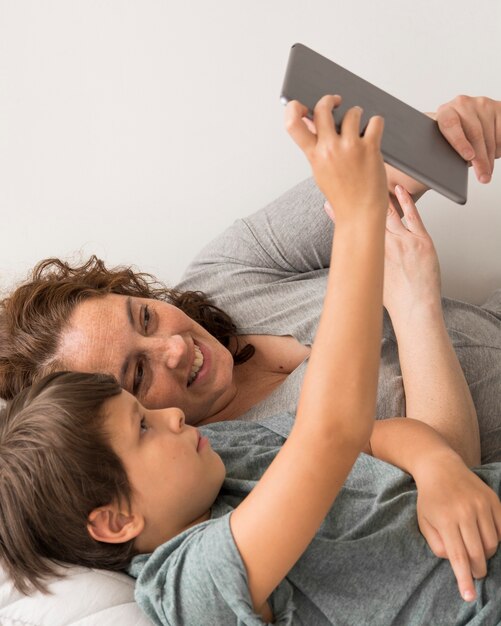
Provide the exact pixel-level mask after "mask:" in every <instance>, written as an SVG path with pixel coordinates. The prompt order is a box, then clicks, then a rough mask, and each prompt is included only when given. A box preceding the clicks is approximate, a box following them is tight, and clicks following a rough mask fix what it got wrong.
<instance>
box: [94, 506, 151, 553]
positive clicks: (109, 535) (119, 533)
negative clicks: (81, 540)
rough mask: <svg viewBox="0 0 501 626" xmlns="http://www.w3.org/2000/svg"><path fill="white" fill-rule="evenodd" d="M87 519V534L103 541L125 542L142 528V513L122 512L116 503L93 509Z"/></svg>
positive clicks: (133, 537)
mask: <svg viewBox="0 0 501 626" xmlns="http://www.w3.org/2000/svg"><path fill="white" fill-rule="evenodd" d="M87 520H88V523H87V531H88V533H89V535H90V536H91V537H92V538H93V539H95V540H96V541H103V542H105V543H125V542H127V541H130V540H131V539H135V538H136V537H137V536H138V535H139V534H140V533H141V532H142V531H143V528H144V518H143V516H142V515H137V514H134V513H127V514H125V513H122V511H121V509H120V507H118V506H117V505H116V504H109V505H108V506H100V507H99V508H97V509H94V510H93V511H91V513H90V514H89V517H88V518H87Z"/></svg>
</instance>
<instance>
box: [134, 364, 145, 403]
mask: <svg viewBox="0 0 501 626" xmlns="http://www.w3.org/2000/svg"><path fill="white" fill-rule="evenodd" d="M143 377H144V367H143V363H142V362H141V361H139V362H138V364H137V366H136V372H135V374H134V383H133V385H132V394H133V395H134V396H135V395H137V392H138V391H139V387H140V386H141V382H142V380H143Z"/></svg>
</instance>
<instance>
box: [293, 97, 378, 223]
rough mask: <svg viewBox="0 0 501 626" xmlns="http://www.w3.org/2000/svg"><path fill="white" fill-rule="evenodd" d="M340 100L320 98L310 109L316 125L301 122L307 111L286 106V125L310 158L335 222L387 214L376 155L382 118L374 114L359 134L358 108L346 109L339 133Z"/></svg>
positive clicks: (338, 98)
mask: <svg viewBox="0 0 501 626" xmlns="http://www.w3.org/2000/svg"><path fill="white" fill-rule="evenodd" d="M340 102H341V97H340V96H324V97H323V98H321V99H320V100H319V101H318V103H317V105H316V107H315V110H314V118H313V122H314V127H313V126H312V125H311V124H309V123H308V122H305V121H304V119H303V118H304V116H305V115H306V113H307V111H308V110H307V108H306V107H305V106H303V105H302V104H300V103H299V102H297V101H292V102H289V104H288V105H287V107H286V126H287V130H288V132H289V134H290V136H291V137H292V139H293V140H294V141H295V142H296V143H297V144H298V146H299V147H300V148H301V150H303V152H304V153H305V155H306V157H307V158H308V160H309V162H310V164H311V167H312V170H313V175H314V177H315V180H316V182H317V185H318V186H319V188H320V190H321V191H322V192H323V193H324V195H325V196H326V198H327V199H328V200H329V202H330V203H331V205H332V206H333V207H334V209H335V211H336V218H337V221H338V222H343V221H344V220H345V219H346V218H350V217H351V218H353V217H354V216H360V217H362V216H366V215H369V214H371V213H374V211H385V210H386V207H387V206H388V189H387V182H386V172H385V169H384V163H383V159H382V156H381V152H380V145H381V137H382V134H383V128H384V120H383V118H382V117H379V116H374V117H372V118H371V119H370V120H369V123H368V124H367V128H366V130H365V133H364V135H363V136H362V137H361V136H360V118H361V114H362V110H361V109H360V108H359V107H353V108H352V109H349V110H348V111H347V112H346V114H345V116H344V119H343V124H342V128H341V131H340V133H338V132H337V131H336V128H335V125H334V119H333V117H332V109H333V108H334V107H336V106H339V104H340Z"/></svg>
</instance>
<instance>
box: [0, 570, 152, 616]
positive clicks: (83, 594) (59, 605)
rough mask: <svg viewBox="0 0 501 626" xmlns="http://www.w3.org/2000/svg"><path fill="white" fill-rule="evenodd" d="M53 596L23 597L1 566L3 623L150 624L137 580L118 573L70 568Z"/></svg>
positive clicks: (54, 583)
mask: <svg viewBox="0 0 501 626" xmlns="http://www.w3.org/2000/svg"><path fill="white" fill-rule="evenodd" d="M62 571H65V572H67V573H66V576H65V577H64V578H61V579H55V580H53V581H52V582H51V583H50V584H49V589H50V591H51V592H52V594H51V595H49V594H48V595H44V594H42V593H39V592H36V593H34V594H33V595H30V596H24V595H23V594H22V593H20V592H19V591H17V590H16V589H15V588H14V585H13V584H12V582H11V581H10V579H9V578H8V576H7V575H6V573H5V571H4V570H3V569H2V568H1V567H0V624H1V625H2V626H70V625H71V626H104V625H106V626H115V625H116V626H151V622H150V620H149V619H148V618H147V617H146V615H144V614H143V613H142V612H141V610H140V608H139V606H138V605H137V604H136V603H135V602H134V579H133V578H130V577H129V576H127V575H126V574H121V573H119V572H107V571H105V570H97V569H96V570H94V569H87V568H85V567H70V568H68V569H63V570H62Z"/></svg>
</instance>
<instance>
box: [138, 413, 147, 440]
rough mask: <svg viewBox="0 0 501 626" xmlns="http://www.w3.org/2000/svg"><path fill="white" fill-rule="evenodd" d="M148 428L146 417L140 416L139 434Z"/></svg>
mask: <svg viewBox="0 0 501 626" xmlns="http://www.w3.org/2000/svg"><path fill="white" fill-rule="evenodd" d="M147 430H148V424H147V423H146V419H145V418H144V416H143V417H142V418H141V423H140V426H139V432H140V433H141V435H144V433H145V432H146V431H147Z"/></svg>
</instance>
